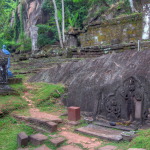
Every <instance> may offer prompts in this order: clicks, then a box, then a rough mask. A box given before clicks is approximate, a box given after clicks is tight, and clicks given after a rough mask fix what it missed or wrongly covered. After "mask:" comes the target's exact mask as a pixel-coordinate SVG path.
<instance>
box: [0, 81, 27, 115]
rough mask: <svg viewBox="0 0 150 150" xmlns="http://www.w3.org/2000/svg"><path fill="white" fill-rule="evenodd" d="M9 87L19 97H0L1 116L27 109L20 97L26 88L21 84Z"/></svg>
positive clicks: (25, 103)
mask: <svg viewBox="0 0 150 150" xmlns="http://www.w3.org/2000/svg"><path fill="white" fill-rule="evenodd" d="M11 87H12V88H13V89H14V90H16V91H17V92H18V93H19V94H20V95H6V96H0V111H1V112H2V113H3V114H2V115H5V114H8V113H11V112H12V111H14V110H18V109H21V108H25V107H27V102H26V101H25V100H24V99H23V98H22V97H21V95H23V92H24V91H25V90H26V87H25V86H24V85H23V84H22V83H20V84H12V85H11Z"/></svg>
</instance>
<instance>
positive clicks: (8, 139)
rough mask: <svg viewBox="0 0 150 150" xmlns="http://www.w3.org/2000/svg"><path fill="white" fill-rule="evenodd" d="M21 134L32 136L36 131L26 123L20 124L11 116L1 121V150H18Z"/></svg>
mask: <svg viewBox="0 0 150 150" xmlns="http://www.w3.org/2000/svg"><path fill="white" fill-rule="evenodd" d="M20 132H26V134H28V135H31V134H32V133H33V132H34V130H33V129H31V128H30V127H28V126H27V125H26V124H24V123H20V124H18V123H17V121H16V120H15V119H14V118H12V117H10V116H7V117H5V118H2V119H0V150H16V149H17V148H18V146H17V134H18V133H20Z"/></svg>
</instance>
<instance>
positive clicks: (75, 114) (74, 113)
mask: <svg viewBox="0 0 150 150" xmlns="http://www.w3.org/2000/svg"><path fill="white" fill-rule="evenodd" d="M80 118H81V116H80V107H68V120H70V121H78V120H80Z"/></svg>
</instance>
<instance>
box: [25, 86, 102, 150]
mask: <svg viewBox="0 0 150 150" xmlns="http://www.w3.org/2000/svg"><path fill="white" fill-rule="evenodd" d="M24 85H25V86H26V87H27V89H28V90H32V89H33V88H34V87H32V86H31V85H29V84H28V83H24ZM30 97H32V94H30V93H29V92H25V93H24V95H23V96H22V98H24V99H25V100H26V101H27V102H28V106H29V113H30V116H31V117H33V118H38V119H47V120H51V121H54V122H57V121H58V122H61V119H60V118H59V116H57V115H52V114H50V113H46V112H40V110H39V109H38V108H36V107H35V105H34V102H33V101H32V100H31V99H30ZM72 128H73V127H72V126H70V125H67V124H63V125H61V126H59V127H58V131H59V133H58V134H57V136H63V137H65V138H66V139H67V144H68V145H70V146H77V147H78V146H79V145H80V149H88V150H94V149H95V148H97V147H99V146H100V145H101V143H102V142H101V141H99V139H97V138H90V137H85V136H82V135H80V134H77V133H74V132H73V131H72Z"/></svg>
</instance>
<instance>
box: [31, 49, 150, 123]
mask: <svg viewBox="0 0 150 150" xmlns="http://www.w3.org/2000/svg"><path fill="white" fill-rule="evenodd" d="M149 64H150V51H149V50H145V51H142V52H137V51H126V52H123V53H117V54H114V53H113V54H108V55H103V56H101V57H98V58H94V59H86V60H83V61H78V62H70V63H63V64H59V65H57V66H53V67H51V68H49V69H44V70H43V71H40V72H39V73H37V74H36V75H34V76H33V77H32V78H31V79H30V80H29V81H30V82H48V83H65V84H67V85H68V94H67V95H65V96H64V101H63V102H64V103H65V104H66V105H67V106H79V107H81V110H82V111H85V112H88V113H89V114H91V115H92V116H95V118H96V119H97V120H99V117H100V118H101V117H103V118H106V119H108V120H111V121H119V120H122V119H124V120H129V119H130V117H132V121H133V120H139V121H140V122H145V121H146V120H147V119H148V118H147V117H148V113H149V112H148V109H149V108H150V92H149V90H150V71H149V70H150V65H149Z"/></svg>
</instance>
